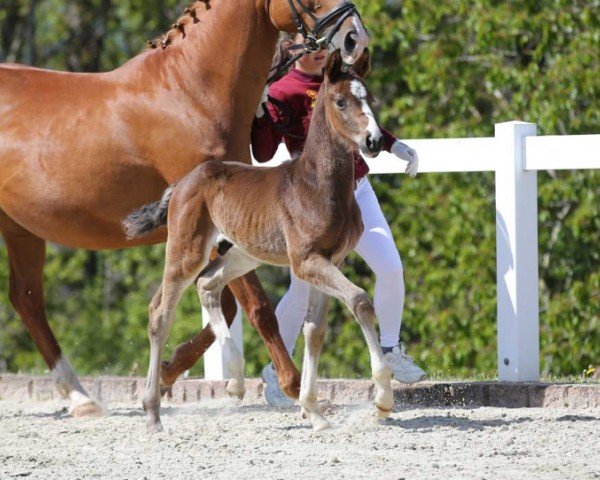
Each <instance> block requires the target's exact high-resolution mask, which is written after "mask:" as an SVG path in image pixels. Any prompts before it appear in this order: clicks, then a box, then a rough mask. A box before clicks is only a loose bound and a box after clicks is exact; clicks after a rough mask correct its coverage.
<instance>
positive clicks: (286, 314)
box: [275, 271, 310, 356]
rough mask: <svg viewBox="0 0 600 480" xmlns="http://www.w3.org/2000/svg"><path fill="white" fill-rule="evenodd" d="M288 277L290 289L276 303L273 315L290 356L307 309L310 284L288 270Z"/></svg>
mask: <svg viewBox="0 0 600 480" xmlns="http://www.w3.org/2000/svg"><path fill="white" fill-rule="evenodd" d="M290 279H291V282H290V289H289V290H288V291H287V292H286V294H285V295H284V296H283V298H282V299H281V300H280V301H279V303H278V304H277V308H276V309H275V316H276V317H277V321H278V322H279V332H280V333H281V338H282V339H283V343H284V344H285V348H286V349H287V351H288V352H289V354H290V356H292V354H293V353H294V345H295V344H296V340H297V339H298V335H300V330H301V329H302V324H303V323H304V317H305V316H306V311H307V309H308V295H309V293H310V285H309V284H308V283H306V282H304V281H303V280H300V279H299V278H298V277H296V276H295V275H294V273H293V272H292V271H290Z"/></svg>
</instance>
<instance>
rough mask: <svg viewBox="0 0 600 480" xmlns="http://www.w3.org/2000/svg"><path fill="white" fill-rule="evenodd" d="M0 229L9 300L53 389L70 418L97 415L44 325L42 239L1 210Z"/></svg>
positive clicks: (98, 413) (96, 406) (49, 331)
mask: <svg viewBox="0 0 600 480" xmlns="http://www.w3.org/2000/svg"><path fill="white" fill-rule="evenodd" d="M0 230H1V231H2V235H3V236H4V241H5V243H6V248H7V250H8V260H9V264H10V280H9V293H8V295H9V298H10V302H11V303H12V305H13V306H14V308H15V310H16V311H17V312H18V314H19V316H20V317H21V319H22V320H23V323H24V324H25V326H26V327H27V330H28V331H29V333H30V335H31V336H32V338H33V341H34V342H35V344H36V346H37V348H38V350H39V351H40V353H41V354H42V356H43V357H44V360H45V361H46V364H47V365H48V368H49V369H50V370H51V372H52V376H53V378H54V382H55V384H56V388H57V389H58V391H59V392H60V393H61V394H62V395H63V396H65V397H69V400H70V405H69V413H70V414H71V415H73V416H74V417H81V416H90V415H101V414H102V409H101V408H100V407H99V406H98V405H97V404H96V403H94V402H93V401H92V400H91V399H90V397H89V395H88V393H87V392H86V391H85V389H84V388H83V387H82V386H81V383H79V379H78V378H77V375H76V374H75V372H74V370H73V368H72V367H71V364H70V363H69V361H68V360H67V358H66V357H65V356H63V354H62V352H61V350H60V346H59V345H58V341H57V340H56V338H55V337H54V334H53V332H52V330H51V329H50V326H49V325H48V320H47V318H46V311H45V306H44V285H43V268H44V262H45V259H46V242H45V241H44V240H42V239H41V238H39V237H36V236H35V235H33V234H31V233H29V232H28V231H27V230H25V229H23V228H22V227H21V226H20V225H18V224H16V223H15V222H14V221H12V220H11V219H10V218H8V217H7V216H6V215H5V214H4V213H3V212H1V211H0Z"/></svg>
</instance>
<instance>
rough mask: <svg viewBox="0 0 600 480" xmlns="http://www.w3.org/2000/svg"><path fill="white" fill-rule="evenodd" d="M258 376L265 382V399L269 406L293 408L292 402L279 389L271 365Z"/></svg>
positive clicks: (275, 373) (275, 374)
mask: <svg viewBox="0 0 600 480" xmlns="http://www.w3.org/2000/svg"><path fill="white" fill-rule="evenodd" d="M260 376H261V377H262V379H263V382H265V399H266V400H267V403H268V404H269V405H271V406H272V407H275V408H286V407H292V406H294V402H293V401H292V400H291V399H290V398H289V397H288V396H287V395H286V394H285V393H283V392H282V391H281V389H280V388H279V380H278V378H277V372H276V371H275V368H273V364H272V363H269V364H268V365H267V366H266V367H265V368H263V370H262V373H261V375H260Z"/></svg>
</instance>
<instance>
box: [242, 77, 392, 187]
mask: <svg viewBox="0 0 600 480" xmlns="http://www.w3.org/2000/svg"><path fill="white" fill-rule="evenodd" d="M322 82H323V77H322V76H315V75H308V74H306V73H303V72H301V71H299V70H296V69H295V68H294V69H292V70H291V71H290V72H289V73H288V74H287V75H285V76H283V77H282V78H280V79H279V80H277V81H276V82H274V83H273V84H272V85H271V86H270V87H269V96H270V97H271V98H272V99H273V102H268V103H267V104H266V105H267V111H268V117H267V115H264V116H262V117H261V118H255V119H254V123H253V124H252V132H251V134H250V136H251V141H252V155H254V158H256V160H258V161H259V162H267V161H269V160H271V159H272V158H273V155H275V152H276V151H277V148H278V147H279V144H280V143H281V140H282V138H283V141H284V142H285V145H286V147H287V149H288V151H289V152H290V154H291V156H292V157H296V156H298V155H300V154H301V153H302V150H303V149H304V142H305V141H306V135H307V134H308V126H309V125H310V119H311V116H312V112H313V108H314V106H315V101H316V99H317V93H318V92H319V88H320V87H321V83H322ZM381 133H382V134H383V138H384V143H385V149H386V150H387V151H388V152H389V151H390V150H391V148H392V145H393V143H394V142H395V141H396V137H394V135H392V134H391V133H390V132H388V131H387V130H385V129H383V128H382V129H381ZM367 173H369V166H368V165H367V164H366V162H365V161H364V159H363V158H362V157H361V155H360V153H358V152H356V154H355V155H354V178H355V180H358V179H360V178H362V177H364V176H365V175H366V174H367Z"/></svg>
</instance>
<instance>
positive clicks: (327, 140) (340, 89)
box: [123, 50, 393, 431]
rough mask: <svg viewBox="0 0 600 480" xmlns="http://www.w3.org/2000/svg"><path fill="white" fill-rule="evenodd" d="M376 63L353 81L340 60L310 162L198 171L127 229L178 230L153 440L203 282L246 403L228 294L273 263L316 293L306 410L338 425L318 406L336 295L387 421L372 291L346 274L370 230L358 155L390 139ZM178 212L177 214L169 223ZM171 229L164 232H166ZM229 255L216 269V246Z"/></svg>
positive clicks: (152, 398) (152, 401)
mask: <svg viewBox="0 0 600 480" xmlns="http://www.w3.org/2000/svg"><path fill="white" fill-rule="evenodd" d="M368 65H369V54H368V50H365V54H364V55H363V56H362V57H361V58H360V59H359V60H358V61H357V62H356V63H355V67H354V69H355V73H354V72H352V70H349V71H348V72H347V73H344V72H343V71H342V67H343V63H342V57H341V55H340V53H339V52H338V51H336V52H334V53H333V54H332V55H331V56H330V58H329V60H328V63H327V66H326V68H325V79H324V83H323V85H322V87H321V90H320V93H319V96H318V99H317V103H316V106H315V109H314V112H313V116H312V121H311V125H310V128H309V131H308V135H307V138H306V145H305V147H304V152H303V153H302V156H301V157H300V158H298V159H296V160H293V161H290V162H287V163H284V164H282V165H280V166H278V167H275V168H261V167H253V166H248V165H244V164H242V163H236V162H207V163H204V164H202V165H200V166H198V167H196V168H195V169H194V170H193V171H192V172H190V173H189V174H188V175H187V176H186V177H184V178H183V179H182V180H181V181H180V182H179V183H178V184H177V185H175V186H174V187H172V188H169V189H168V190H167V191H166V192H165V195H164V196H163V200H162V201H161V202H156V203H154V204H153V205H149V206H146V207H143V208H142V209H140V210H139V211H136V212H134V213H133V214H131V215H130V216H129V217H128V218H127V219H125V221H124V222H123V223H124V227H125V230H126V232H127V234H128V236H131V237H137V236H139V235H144V234H145V233H147V232H148V231H149V230H151V229H152V228H153V227H155V226H156V222H155V219H156V218H162V219H165V221H166V222H167V224H168V231H169V236H168V240H167V251H166V260H165V271H164V275H163V282H162V285H161V287H159V289H158V291H157V293H156V294H155V295H154V298H153V299H152V302H151V303H150V322H149V327H148V331H149V333H150V348H151V350H150V366H149V369H148V390H147V392H146V396H145V398H144V402H143V403H144V409H145V410H146V415H147V425H148V429H149V431H156V430H161V429H162V426H161V422H160V414H159V409H160V385H159V375H160V358H161V353H162V349H163V346H164V344H165V341H166V339H167V335H168V332H169V328H170V326H171V323H172V321H173V318H174V314H175V308H176V306H177V303H178V302H179V300H180V298H181V295H182V293H183V291H184V290H185V289H186V288H187V287H188V286H189V285H191V284H192V283H194V282H196V286H197V288H198V293H199V295H200V298H201V300H202V304H203V305H204V307H205V308H206V309H207V310H208V312H209V315H210V325H211V326H212V328H213V330H214V332H215V335H216V336H217V338H218V339H219V342H220V343H221V344H222V345H223V349H224V351H225V352H227V355H226V358H229V359H230V364H229V371H230V372H232V375H233V376H234V378H233V379H232V380H231V381H230V382H229V385H228V389H229V391H230V393H233V394H237V395H238V396H239V397H240V398H241V396H243V394H244V370H243V366H244V361H243V358H242V356H241V354H240V352H239V350H238V349H237V347H236V346H235V343H234V342H233V340H232V339H231V336H230V332H229V328H228V327H227V322H226V320H225V317H224V315H223V312H222V310H221V305H220V302H219V298H220V295H221V291H222V290H223V288H224V287H225V285H226V284H227V283H229V282H230V281H231V280H233V279H234V278H237V277H239V276H240V275H243V274H245V273H246V272H249V271H251V270H253V269H255V268H256V267H257V266H259V265H260V264H262V263H269V264H272V265H290V266H291V267H292V269H293V271H294V273H295V274H296V275H297V276H298V278H301V279H302V280H304V281H306V282H308V283H310V284H311V285H312V287H311V290H310V296H309V298H310V300H309V309H308V313H307V316H306V319H305V324H304V335H305V337H306V348H305V352H304V365H303V369H302V384H301V387H300V388H301V390H300V404H301V406H302V411H303V414H304V415H306V416H308V417H309V418H310V420H311V422H312V425H313V427H314V429H315V430H321V429H324V428H327V427H328V426H329V423H328V422H327V420H326V419H325V418H324V417H323V415H322V414H321V411H320V409H319V408H318V406H317V397H316V380H317V361H318V357H319V353H320V351H321V346H322V344H323V339H324V336H325V330H326V317H327V308H326V307H327V303H328V297H327V295H331V296H334V297H336V298H338V299H340V300H341V301H342V302H344V303H345V304H346V305H347V306H348V308H349V309H350V310H351V311H352V313H353V314H354V316H355V317H356V320H357V321H358V323H359V325H360V327H361V328H362V330H363V333H364V335H365V338H366V341H367V345H368V347H369V353H370V355H371V367H372V370H373V378H374V380H375V382H376V385H377V393H376V397H375V404H376V406H377V409H378V413H379V415H381V416H388V415H389V412H390V410H391V408H392V405H393V396H392V389H391V369H390V367H389V366H388V365H387V363H386V361H385V359H384V356H383V352H382V351H381V346H380V345H379V342H378V341H377V335H376V332H375V326H374V323H375V310H374V308H373V304H372V303H371V300H370V299H369V297H368V295H367V294H366V292H365V291H364V290H362V289H361V288H359V287H357V286H356V285H354V284H353V283H351V282H350V281H349V280H348V279H346V277H344V275H343V274H342V273H341V272H340V270H339V269H338V267H337V266H338V265H339V264H340V263H341V262H343V261H344V258H345V257H346V255H348V253H350V252H351V251H352V250H353V249H354V247H355V246H356V243H357V242H358V239H359V237H360V235H361V234H362V231H363V224H362V219H361V214H360V210H359V208H358V205H357V203H356V200H355V198H354V155H353V153H354V152H355V151H356V149H357V148H360V149H361V150H362V151H363V152H364V153H365V154H367V155H369V156H374V155H377V154H378V153H379V152H380V151H381V149H382V146H383V136H382V135H381V131H380V130H379V127H378V125H377V122H376V121H375V118H374V116H373V113H372V111H371V108H370V106H369V99H370V96H369V94H368V92H367V89H366V88H365V85H364V83H363V82H362V80H361V79H360V78H359V77H358V76H357V75H362V74H364V73H365V72H366V71H367V70H368ZM167 211H168V215H166V212H167ZM161 223H162V222H161ZM219 243H221V244H223V243H224V244H226V245H227V246H228V247H229V250H228V251H227V252H226V253H224V254H223V255H222V256H220V257H217V258H216V259H214V260H213V261H211V262H210V263H209V253H210V251H211V249H212V248H213V247H214V245H215V244H219Z"/></svg>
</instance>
